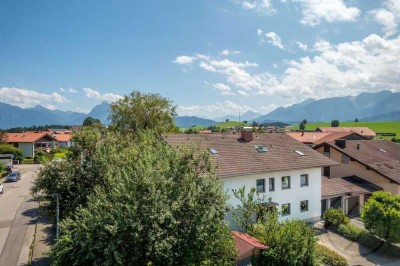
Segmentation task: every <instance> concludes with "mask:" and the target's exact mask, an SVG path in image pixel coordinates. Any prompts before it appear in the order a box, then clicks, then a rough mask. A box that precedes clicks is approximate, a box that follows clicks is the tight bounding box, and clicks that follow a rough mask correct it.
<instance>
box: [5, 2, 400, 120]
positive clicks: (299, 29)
mask: <svg viewBox="0 0 400 266" xmlns="http://www.w3.org/2000/svg"><path fill="white" fill-rule="evenodd" d="M0 12H1V16H0V25H1V26H0V37H1V41H0V101H2V102H6V103H9V104H13V105H18V106H20V107H24V108H25V107H31V106H35V105H37V104H41V105H43V106H45V107H47V108H49V109H60V110H71V111H81V112H82V111H83V112H87V111H88V110H90V109H91V108H92V107H93V106H94V105H96V104H99V103H100V102H102V101H109V102H111V101H115V100H117V99H119V98H120V97H121V95H124V94H127V93H129V92H130V91H132V90H140V91H143V92H151V93H160V94H161V95H162V96H165V97H168V98H169V99H171V100H172V101H173V102H174V103H175V104H176V105H178V113H179V114H180V115H197V116H203V117H210V118H212V117H217V116H223V115H226V114H237V113H238V112H239V111H241V112H245V111H247V110H252V111H257V112H260V113H263V114H265V113H268V112H269V111H271V110H273V109H274V108H276V107H278V106H287V105H291V104H293V103H297V102H300V101H303V100H305V99H307V98H314V99H320V98H325V97H332V96H345V95H357V94H359V93H360V92H376V91H380V90H383V89H386V90H392V91H400V60H399V55H400V36H399V30H400V1H398V0H382V1H376V0H248V1H247V0H245V1H243V0H202V1H199V0H185V1H182V0H176V1H154V0H146V1H131V0H118V1H117V0H115V1H110V0H85V1H82V0H69V1H54V0H36V1H20V0H3V1H1V3H0Z"/></svg>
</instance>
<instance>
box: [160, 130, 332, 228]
mask: <svg viewBox="0 0 400 266" xmlns="http://www.w3.org/2000/svg"><path fill="white" fill-rule="evenodd" d="M164 139H165V140H166V141H167V143H169V144H170V145H171V146H173V147H179V146H181V145H184V146H187V145H189V146H194V147H195V148H200V149H208V151H209V152H210V154H211V160H212V161H213V162H214V164H215V165H216V175H217V176H218V177H220V178H222V182H223V185H224V190H225V191H226V192H227V193H228V195H229V196H230V198H229V200H228V204H230V205H231V206H233V207H236V206H237V205H239V204H240V201H239V200H238V199H236V198H235V197H234V195H233V192H232V190H233V189H240V188H242V187H246V193H248V192H249V191H250V189H251V188H252V187H255V188H256V190H257V191H258V192H259V193H260V195H261V196H263V197H265V203H268V200H269V198H271V199H272V201H273V202H274V203H276V204H277V205H278V209H279V210H280V211H282V216H281V217H280V218H279V219H280V220H284V219H287V218H288V219H291V218H298V219H302V220H307V221H314V220H319V219H320V215H321V168H322V167H326V166H331V165H335V164H336V163H335V162H334V161H332V160H331V159H329V158H326V157H325V156H323V155H321V154H319V153H318V152H317V151H315V150H313V149H311V148H309V147H307V146H305V145H303V144H302V143H300V142H298V141H296V140H294V139H293V138H291V137H289V136H287V135H286V134H284V133H267V134H255V135H253V133H252V132H251V131H242V132H241V135H237V134H211V135H210V134H208V135H206V134H197V135H187V134H172V135H165V136H164ZM227 220H228V221H230V218H229V216H228V217H227ZM231 227H233V225H232V224H231Z"/></svg>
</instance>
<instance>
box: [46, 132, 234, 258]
mask: <svg viewBox="0 0 400 266" xmlns="http://www.w3.org/2000/svg"><path fill="white" fill-rule="evenodd" d="M130 139H131V144H130V146H129V148H126V149H122V150H121V149H117V148H116V147H115V149H111V147H109V149H108V156H111V157H113V156H118V158H119V159H120V160H121V161H123V164H119V165H117V166H111V165H106V167H104V168H103V169H102V171H103V172H104V175H105V176H107V178H106V180H107V182H108V184H109V187H108V186H106V187H105V186H102V185H98V186H95V189H94V192H93V193H91V194H90V195H89V197H88V201H87V204H86V206H85V207H79V208H78V210H77V211H76V212H75V214H74V215H72V216H70V217H69V218H67V219H65V220H64V221H63V223H62V226H61V237H60V240H59V241H58V242H57V243H56V244H55V245H54V247H53V248H52V251H51V258H52V260H53V264H54V265H233V264H234V263H235V260H234V259H235V254H236V251H235V248H234V241H233V238H232V236H231V234H230V231H229V230H228V228H227V225H226V224H225V222H224V217H225V214H226V207H225V201H226V195H225V194H224V192H223V186H222V182H221V180H220V179H218V178H216V177H215V176H214V175H213V174H212V167H211V164H210V162H209V159H208V153H201V154H199V155H196V156H194V155H193V152H192V151H191V150H188V149H184V150H180V151H176V150H174V149H173V148H171V147H170V146H168V145H166V144H165V143H164V142H163V141H161V140H160V139H159V138H157V137H156V136H155V135H154V134H152V133H141V132H139V133H138V134H135V137H134V138H133V139H132V138H130ZM112 142H113V141H112ZM110 146H112V145H110Z"/></svg>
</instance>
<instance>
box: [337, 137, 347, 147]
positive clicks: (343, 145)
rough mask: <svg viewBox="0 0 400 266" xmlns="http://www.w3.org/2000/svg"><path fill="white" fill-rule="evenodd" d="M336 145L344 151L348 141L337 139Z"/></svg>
mask: <svg viewBox="0 0 400 266" xmlns="http://www.w3.org/2000/svg"><path fill="white" fill-rule="evenodd" d="M335 144H336V145H337V146H338V147H339V148H342V149H346V140H345V139H337V140H335Z"/></svg>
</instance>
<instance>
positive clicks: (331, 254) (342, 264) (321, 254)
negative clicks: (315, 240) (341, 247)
mask: <svg viewBox="0 0 400 266" xmlns="http://www.w3.org/2000/svg"><path fill="white" fill-rule="evenodd" d="M315 251H316V254H317V258H318V259H319V260H320V261H321V262H322V263H323V264H324V265H327V266H347V265H349V264H348V263H347V260H346V259H345V258H344V257H343V256H341V255H339V254H338V253H336V252H335V251H333V250H331V249H329V248H327V247H325V246H323V245H320V244H316V246H315Z"/></svg>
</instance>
